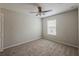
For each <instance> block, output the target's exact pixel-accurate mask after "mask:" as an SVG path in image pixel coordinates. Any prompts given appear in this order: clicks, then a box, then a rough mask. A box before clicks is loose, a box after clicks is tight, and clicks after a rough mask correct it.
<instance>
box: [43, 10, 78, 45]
mask: <svg viewBox="0 0 79 59" xmlns="http://www.w3.org/2000/svg"><path fill="white" fill-rule="evenodd" d="M53 19H56V22H57V23H56V26H57V27H56V34H57V35H56V36H53V35H48V34H47V30H46V26H47V24H46V21H47V20H53ZM43 38H45V39H50V40H53V41H57V42H60V43H64V44H68V45H72V46H77V42H78V10H77V9H75V10H73V11H68V12H65V13H61V14H58V15H54V16H51V17H47V18H44V19H43Z"/></svg>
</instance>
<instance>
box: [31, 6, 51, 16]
mask: <svg viewBox="0 0 79 59" xmlns="http://www.w3.org/2000/svg"><path fill="white" fill-rule="evenodd" d="M37 9H38V12H31V13H36V16H41V15H45V13H47V12H50V11H52V10H45V11H43V10H42V7H40V6H38V7H37Z"/></svg>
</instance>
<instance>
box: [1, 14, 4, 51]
mask: <svg viewBox="0 0 79 59" xmlns="http://www.w3.org/2000/svg"><path fill="white" fill-rule="evenodd" d="M3 24H4V23H3V15H2V14H0V52H1V51H2V50H3V37H4V36H3V34H4V33H3V31H4V29H3V28H4V25H3Z"/></svg>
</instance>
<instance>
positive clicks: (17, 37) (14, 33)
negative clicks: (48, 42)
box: [1, 9, 41, 48]
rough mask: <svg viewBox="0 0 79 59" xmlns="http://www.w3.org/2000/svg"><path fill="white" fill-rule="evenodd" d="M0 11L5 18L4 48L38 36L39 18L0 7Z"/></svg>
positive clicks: (39, 32) (39, 30) (35, 38)
mask: <svg viewBox="0 0 79 59" xmlns="http://www.w3.org/2000/svg"><path fill="white" fill-rule="evenodd" d="M1 12H2V13H3V14H4V20H5V21H4V23H5V24H4V28H5V39H4V48H7V47H10V46H13V45H16V44H19V43H23V42H29V41H32V40H37V39H39V38H40V35H41V20H40V19H39V18H36V17H34V16H28V15H26V14H23V13H18V12H15V11H11V10H7V9H1Z"/></svg>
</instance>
